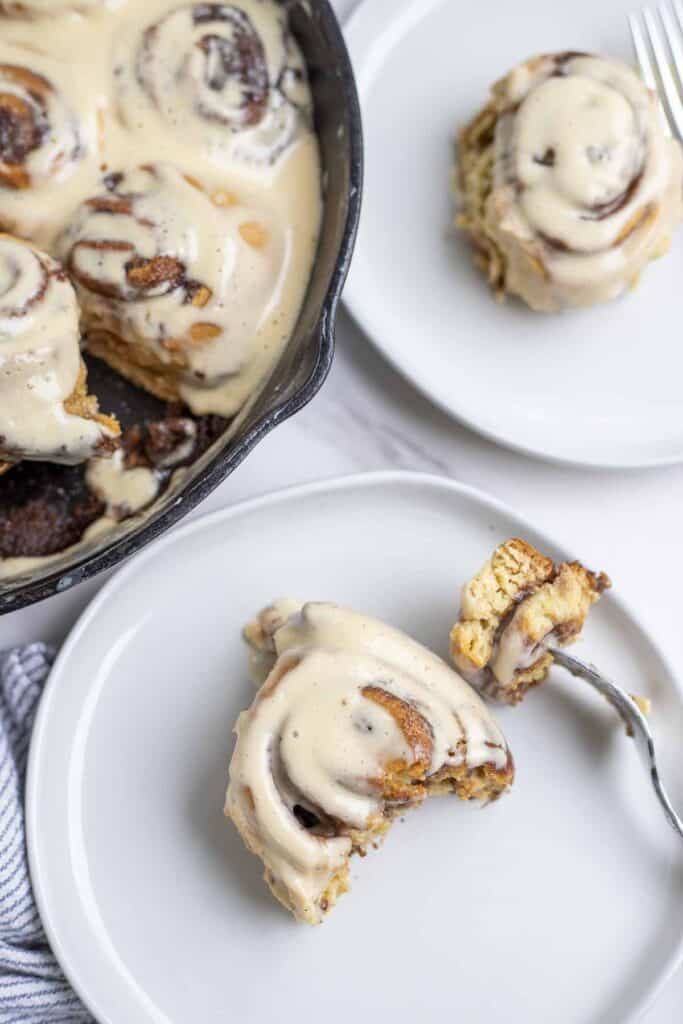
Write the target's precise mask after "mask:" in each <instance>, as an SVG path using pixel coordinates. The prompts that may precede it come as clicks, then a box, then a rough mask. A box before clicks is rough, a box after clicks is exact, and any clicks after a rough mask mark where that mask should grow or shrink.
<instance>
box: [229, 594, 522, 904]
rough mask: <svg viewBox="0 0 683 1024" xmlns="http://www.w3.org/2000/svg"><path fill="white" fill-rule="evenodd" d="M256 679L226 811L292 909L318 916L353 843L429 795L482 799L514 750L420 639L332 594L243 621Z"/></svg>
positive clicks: (503, 784)
mask: <svg viewBox="0 0 683 1024" xmlns="http://www.w3.org/2000/svg"><path fill="white" fill-rule="evenodd" d="M245 635H246V638H247V640H248V642H249V643H250V644H251V645H252V647H253V649H254V652H255V663H254V666H253V667H255V670H256V671H255V675H256V681H257V682H259V681H261V679H262V678H263V674H264V673H267V676H266V678H265V682H264V683H263V685H262V686H261V688H260V689H259V691H258V693H257V695H256V698H255V700H254V702H253V704H252V706H251V707H250V708H249V710H248V711H244V712H243V713H242V714H241V715H240V717H239V720H238V722H237V726H236V732H237V736H238V739H237V744H236V747H235V751H234V754H233V757H232V761H231V763H230V783H229V786H228V791H227V796H226V805H225V810H226V814H228V815H229V816H230V817H231V818H232V820H233V821H234V823H235V825H236V826H237V828H238V830H239V832H240V834H241V836H242V838H243V840H244V842H245V844H246V845H247V846H248V848H249V849H250V850H251V851H252V852H253V853H255V854H256V855H257V856H259V857H260V858H261V859H262V860H263V862H264V865H265V880H266V882H267V883H268V885H269V886H270V888H271V890H272V892H273V894H274V895H275V896H276V898H277V899H278V900H280V902H281V903H282V904H283V905H284V906H285V907H287V909H289V910H290V911H291V912H292V913H293V914H294V916H295V917H296V918H297V919H299V920H301V921H306V922H308V923H309V924H318V923H319V922H320V921H321V920H322V918H323V916H324V914H325V912H326V911H327V910H328V909H329V908H330V907H332V906H333V904H334V903H335V901H336V899H337V897H338V896H339V895H340V894H341V893H343V892H344V891H345V890H346V889H347V888H348V862H349V857H350V856H351V854H353V853H360V854H361V855H362V854H364V853H365V851H366V849H367V848H368V847H369V846H370V845H373V846H376V845H377V844H378V842H379V841H380V840H381V838H382V837H383V835H384V834H385V833H386V831H387V829H388V828H389V826H390V824H391V821H392V819H393V818H394V817H395V816H396V815H397V814H399V813H402V812H403V811H405V810H406V809H407V808H410V807H414V806H416V805H417V804H420V803H421V802H422V801H423V800H424V799H425V798H426V797H428V796H431V795H435V794H448V793H455V794H456V795H457V796H459V797H461V798H462V799H464V800H471V799H477V800H481V801H484V802H488V801H491V800H494V799H496V797H498V796H499V795H500V794H501V793H502V792H504V791H505V789H507V787H508V786H509V785H510V784H511V782H512V779H513V762H512V757H511V754H510V752H509V750H508V747H507V744H506V742H505V739H504V737H503V735H502V733H501V732H500V730H499V729H498V727H497V725H496V724H495V722H494V721H493V719H492V717H491V715H490V714H489V712H488V711H487V709H486V708H485V706H484V705H483V703H482V702H481V700H480V698H479V697H478V696H477V695H476V694H475V693H474V691H473V690H472V689H471V688H470V687H469V686H468V685H467V683H465V682H464V681H463V680H462V679H461V678H460V677H459V676H457V675H456V674H455V673H454V672H453V671H452V670H451V669H450V668H449V667H448V666H447V665H446V664H445V663H444V662H443V661H441V660H440V659H439V658H437V657H436V655H434V654H432V653H431V652H430V651H428V650H427V649H426V648H424V647H422V645H421V644H419V643H417V642H416V641H414V640H411V639H410V638H409V637H408V636H406V635H405V634H403V633H400V632H399V631H398V630H395V629H392V628H391V627H390V626H387V625H385V624H384V623H381V622H378V621H376V620H374V619H370V618H367V617H366V616H363V615H360V614H358V613H357V612H353V611H349V610H346V609H343V608H339V607H338V606H336V605H333V604H306V605H303V606H302V605H301V604H300V603H298V602H292V601H285V602H278V603H276V604H275V605H273V606H272V607H270V608H267V609H265V611H263V612H262V613H261V615H260V616H259V617H258V619H257V620H256V621H255V622H254V623H252V624H251V625H250V626H248V627H247V629H246V631H245Z"/></svg>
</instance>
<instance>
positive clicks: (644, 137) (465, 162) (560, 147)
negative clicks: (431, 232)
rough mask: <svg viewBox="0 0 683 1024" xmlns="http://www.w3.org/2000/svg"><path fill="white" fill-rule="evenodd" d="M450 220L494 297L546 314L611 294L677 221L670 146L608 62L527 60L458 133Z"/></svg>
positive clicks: (646, 97) (682, 184)
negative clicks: (514, 299)
mask: <svg viewBox="0 0 683 1024" xmlns="http://www.w3.org/2000/svg"><path fill="white" fill-rule="evenodd" d="M458 185H459V193H460V196H461V204H462V205H461V212H460V214H459V217H458V220H457V223H458V225H459V227H460V228H462V229H463V230H464V231H465V232H466V233H467V234H468V235H469V237H470V239H471V241H472V242H473V244H474V246H475V248H476V251H477V254H478V261H479V263H480V264H481V266H482V269H483V270H484V271H485V273H486V274H487V276H488V278H489V280H490V282H491V284H492V286H493V288H494V289H495V291H496V292H497V294H498V295H499V296H501V297H502V296H504V295H505V294H514V295H518V296H520V297H521V298H522V299H523V300H524V301H525V302H526V303H527V304H528V305H529V306H531V308H532V309H535V310H539V311H545V312H554V311H557V310H560V309H562V308H565V307H571V306H588V305H592V304H593V303H596V302H601V301H605V300H608V299H612V298H614V297H616V296H617V295H619V294H620V293H621V292H623V291H624V289H626V288H628V287H630V286H633V285H634V284H635V283H636V281H637V280H638V276H639V274H640V272H641V270H642V269H643V268H644V266H645V265H646V264H647V263H648V261H650V260H651V259H653V258H655V257H657V256H659V255H662V254H663V253H664V252H665V251H666V249H667V247H668V243H669V239H670V237H671V235H672V233H673V231H674V230H675V228H676V227H677V225H678V224H679V222H680V220H681V216H682V215H683V201H682V194H683V191H682V190H683V157H682V150H681V146H680V144H679V143H678V142H677V141H674V140H672V139H670V138H668V137H667V136H666V134H665V130H664V124H663V121H662V118H661V115H660V112H659V108H658V103H657V98H656V96H655V94H654V93H653V92H651V91H650V90H649V89H647V88H646V86H645V85H644V84H643V83H642V81H641V80H640V79H639V78H638V76H637V75H636V74H635V73H634V72H633V71H632V70H631V69H630V68H628V67H627V66H626V65H624V64H621V63H620V62H619V61H616V60H613V59H610V58H605V57H595V56H590V55H588V54H582V53H559V54H548V55H543V56H540V57H535V58H533V59H531V60H529V61H527V62H526V63H524V64H522V65H520V66H519V67H517V68H515V69H514V70H513V71H511V72H510V73H509V74H508V75H507V76H506V77H505V78H504V79H502V80H501V81H500V82H498V83H496V85H494V86H493V89H492V92H491V98H490V100H489V102H488V104H487V105H486V107H485V108H484V109H483V110H482V111H481V112H480V113H479V114H478V115H477V116H476V117H475V118H474V120H473V121H472V122H471V123H470V124H468V125H467V126H466V127H465V128H464V129H463V130H462V132H461V134H460V140H459V154H458Z"/></svg>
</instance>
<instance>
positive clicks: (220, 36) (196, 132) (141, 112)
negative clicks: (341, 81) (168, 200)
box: [116, 0, 312, 166]
mask: <svg viewBox="0 0 683 1024" xmlns="http://www.w3.org/2000/svg"><path fill="white" fill-rule="evenodd" d="M135 32H136V35H135V37H134V38H132V37H131V35H130V34H128V35H125V36H124V38H123V39H122V41H121V45H120V47H119V57H118V60H117V74H116V82H117V89H118V104H119V111H120V116H121V118H122V119H123V121H124V123H125V124H128V125H131V126H135V127H136V129H140V130H142V131H145V130H146V129H147V128H149V129H150V130H151V131H153V132H155V134H156V133H158V132H159V126H160V125H161V126H162V127H163V128H164V129H165V130H166V131H169V132H171V133H172V134H173V135H174V136H176V137H177V138H178V139H179V140H182V141H183V143H184V144H185V145H187V146H189V147H192V148H194V149H195V150H196V151H199V152H201V153H203V154H205V155H206V156H207V157H208V158H209V159H211V160H215V161H217V162H223V161H225V160H226V159H230V160H237V161H239V162H243V163H245V164H248V165H252V166H258V165H263V166H269V165H271V164H273V163H274V162H275V161H276V160H277V159H278V157H280V156H281V155H282V154H283V153H284V152H285V150H287V148H288V147H289V146H290V145H291V144H292V143H293V142H294V141H295V140H296V139H297V138H298V137H299V136H300V135H301V133H302V130H304V129H305V128H307V127H309V126H310V121H311V114H312V111H311V98H310V93H309V89H308V79H307V75H306V66H305V63H304V60H303V57H302V54H301V52H300V50H299V47H298V45H297V44H296V42H295V40H294V37H293V36H292V34H291V32H290V30H289V26H288V21H287V12H286V10H285V9H284V5H281V4H278V3H275V2H274V0H239V3H186V4H180V5H177V6H176V7H175V8H174V9H173V10H167V11H164V12H163V13H161V14H160V15H159V16H158V17H157V18H156V19H154V20H151V21H149V23H147V24H146V25H145V26H144V28H143V29H142V30H141V31H140V30H138V29H137V27H136V28H135Z"/></svg>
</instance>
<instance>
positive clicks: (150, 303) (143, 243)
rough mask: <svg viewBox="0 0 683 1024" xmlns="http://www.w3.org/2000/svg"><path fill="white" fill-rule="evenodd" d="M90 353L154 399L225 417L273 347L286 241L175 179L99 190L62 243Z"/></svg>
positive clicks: (230, 203)
mask: <svg viewBox="0 0 683 1024" xmlns="http://www.w3.org/2000/svg"><path fill="white" fill-rule="evenodd" d="M58 248H59V252H60V254H61V256H62V258H63V260H64V263H65V266H66V267H67V269H68V271H69V274H70V275H71V278H72V280H73V282H74V284H75V286H76V290H77V293H78V297H79V301H80V303H81V308H82V311H83V319H84V325H85V327H86V328H87V332H88V349H89V351H91V352H93V353H95V354H96V355H98V356H100V357H101V358H102V359H104V360H105V361H106V362H108V363H109V364H110V365H112V366H113V367H114V368H115V369H116V370H118V371H119V372H120V373H121V374H123V376H125V377H128V378H129V379H131V380H133V381H134V382H135V383H138V384H141V385H142V386H143V387H145V388H146V389H147V390H148V391H151V392H152V393H153V394H155V395H158V396H159V397H160V398H164V399H168V400H175V399H182V400H183V401H185V402H186V403H187V405H188V406H189V407H190V409H192V411H193V412H195V413H203V412H212V413H219V414H222V415H224V416H229V415H232V414H233V413H235V412H236V411H237V409H239V407H240V405H241V404H242V403H243V401H244V400H245V398H246V397H247V396H248V394H250V392H251V391H252V390H253V389H254V387H255V385H256V383H257V381H258V379H259V377H260V376H261V374H262V373H263V370H264V367H265V365H266V364H267V362H268V360H269V359H270V358H271V352H272V350H273V348H274V347H275V345H276V343H277V342H279V340H280V335H281V327H280V325H279V323H278V322H277V320H276V321H275V322H273V321H270V320H269V319H268V313H269V310H270V309H271V308H275V307H276V306H277V302H278V300H279V298H280V294H281V291H282V283H281V275H282V274H283V272H284V271H285V270H286V267H287V258H288V249H287V244H286V237H285V234H284V232H283V230H282V227H281V225H280V224H279V222H278V221H277V219H276V218H274V217H272V216H271V215H270V214H269V213H268V212H267V211H266V210H264V209H260V208H254V207H252V206H249V205H246V204H245V205H243V204H242V203H241V202H240V201H239V198H238V197H237V196H230V195H229V194H226V193H225V192H224V191H223V190H219V191H218V192H213V193H211V192H209V191H208V190H205V188H204V187H203V186H202V184H201V183H200V182H199V181H197V180H196V179H195V178H192V177H190V176H189V175H184V174H183V173H181V172H180V171H179V170H177V169H176V168H175V167H173V166H170V165H165V164H158V165H146V166H144V167H141V168H138V169H137V170H133V171H129V172H127V173H125V174H124V173H118V174H112V175H110V176H108V177H107V178H105V180H104V184H103V186H102V189H101V191H100V192H99V193H98V194H97V195H94V196H91V197H90V198H89V199H87V200H86V201H85V202H84V203H83V204H82V205H81V206H80V208H79V210H78V211H77V212H76V214H75V216H74V218H73V221H72V223H71V225H70V226H69V227H68V229H67V230H66V232H65V233H64V235H63V236H62V238H61V240H60V243H59V247H58Z"/></svg>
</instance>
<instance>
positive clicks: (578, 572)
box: [451, 539, 611, 704]
mask: <svg viewBox="0 0 683 1024" xmlns="http://www.w3.org/2000/svg"><path fill="white" fill-rule="evenodd" d="M610 586H611V583H610V580H609V578H608V577H607V576H606V575H605V574H604V573H598V574H596V573H593V572H591V571H590V570H589V569H585V568H584V567H583V566H582V565H581V564H580V563H579V562H563V563H561V564H560V565H556V564H555V563H554V562H553V560H552V559H551V558H546V557H545V555H542V554H541V553H540V552H539V551H537V550H536V548H534V547H532V546H531V544H527V542H526V541H523V540H519V539H513V540H508V541H506V542H505V543H504V544H501V545H500V547H498V548H496V550H495V551H494V553H493V555H492V556H491V558H490V559H489V561H488V562H486V564H485V565H484V566H483V568H482V569H481V570H480V571H479V572H478V573H477V575H476V576H475V577H474V578H473V579H471V580H470V581H469V583H467V584H466V585H465V587H464V588H463V592H462V598H461V606H460V618H459V620H458V622H456V624H455V626H454V627H453V630H452V631H451V654H452V656H453V661H454V663H455V666H456V668H457V669H458V671H459V672H461V673H462V675H463V676H464V677H465V679H467V680H468V682H470V683H471V684H472V685H473V686H475V687H476V688H477V689H478V690H480V691H481V692H482V693H484V694H485V695H486V696H487V697H490V698H491V699H492V700H499V701H503V702H505V703H507V704H517V703H518V702H519V701H520V700H521V699H522V697H524V695H525V693H526V692H527V691H528V690H529V689H530V688H531V687H534V686H539V685H540V684H541V683H542V682H544V680H545V679H546V678H547V676H548V672H549V670H550V666H551V665H552V663H553V656H552V654H551V653H550V651H549V650H548V649H547V648H548V647H549V646H553V645H554V646H560V647H564V646H566V645H567V644H569V643H572V642H573V641H574V640H576V639H577V637H578V636H579V634H580V632H581V630H582V628H583V624H584V622H585V620H586V616H587V614H588V611H589V609H590V607H591V605H592V604H594V603H595V602H596V601H597V600H598V599H599V598H600V596H601V594H602V593H603V592H604V591H605V590H606V589H607V588H608V587H610Z"/></svg>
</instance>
